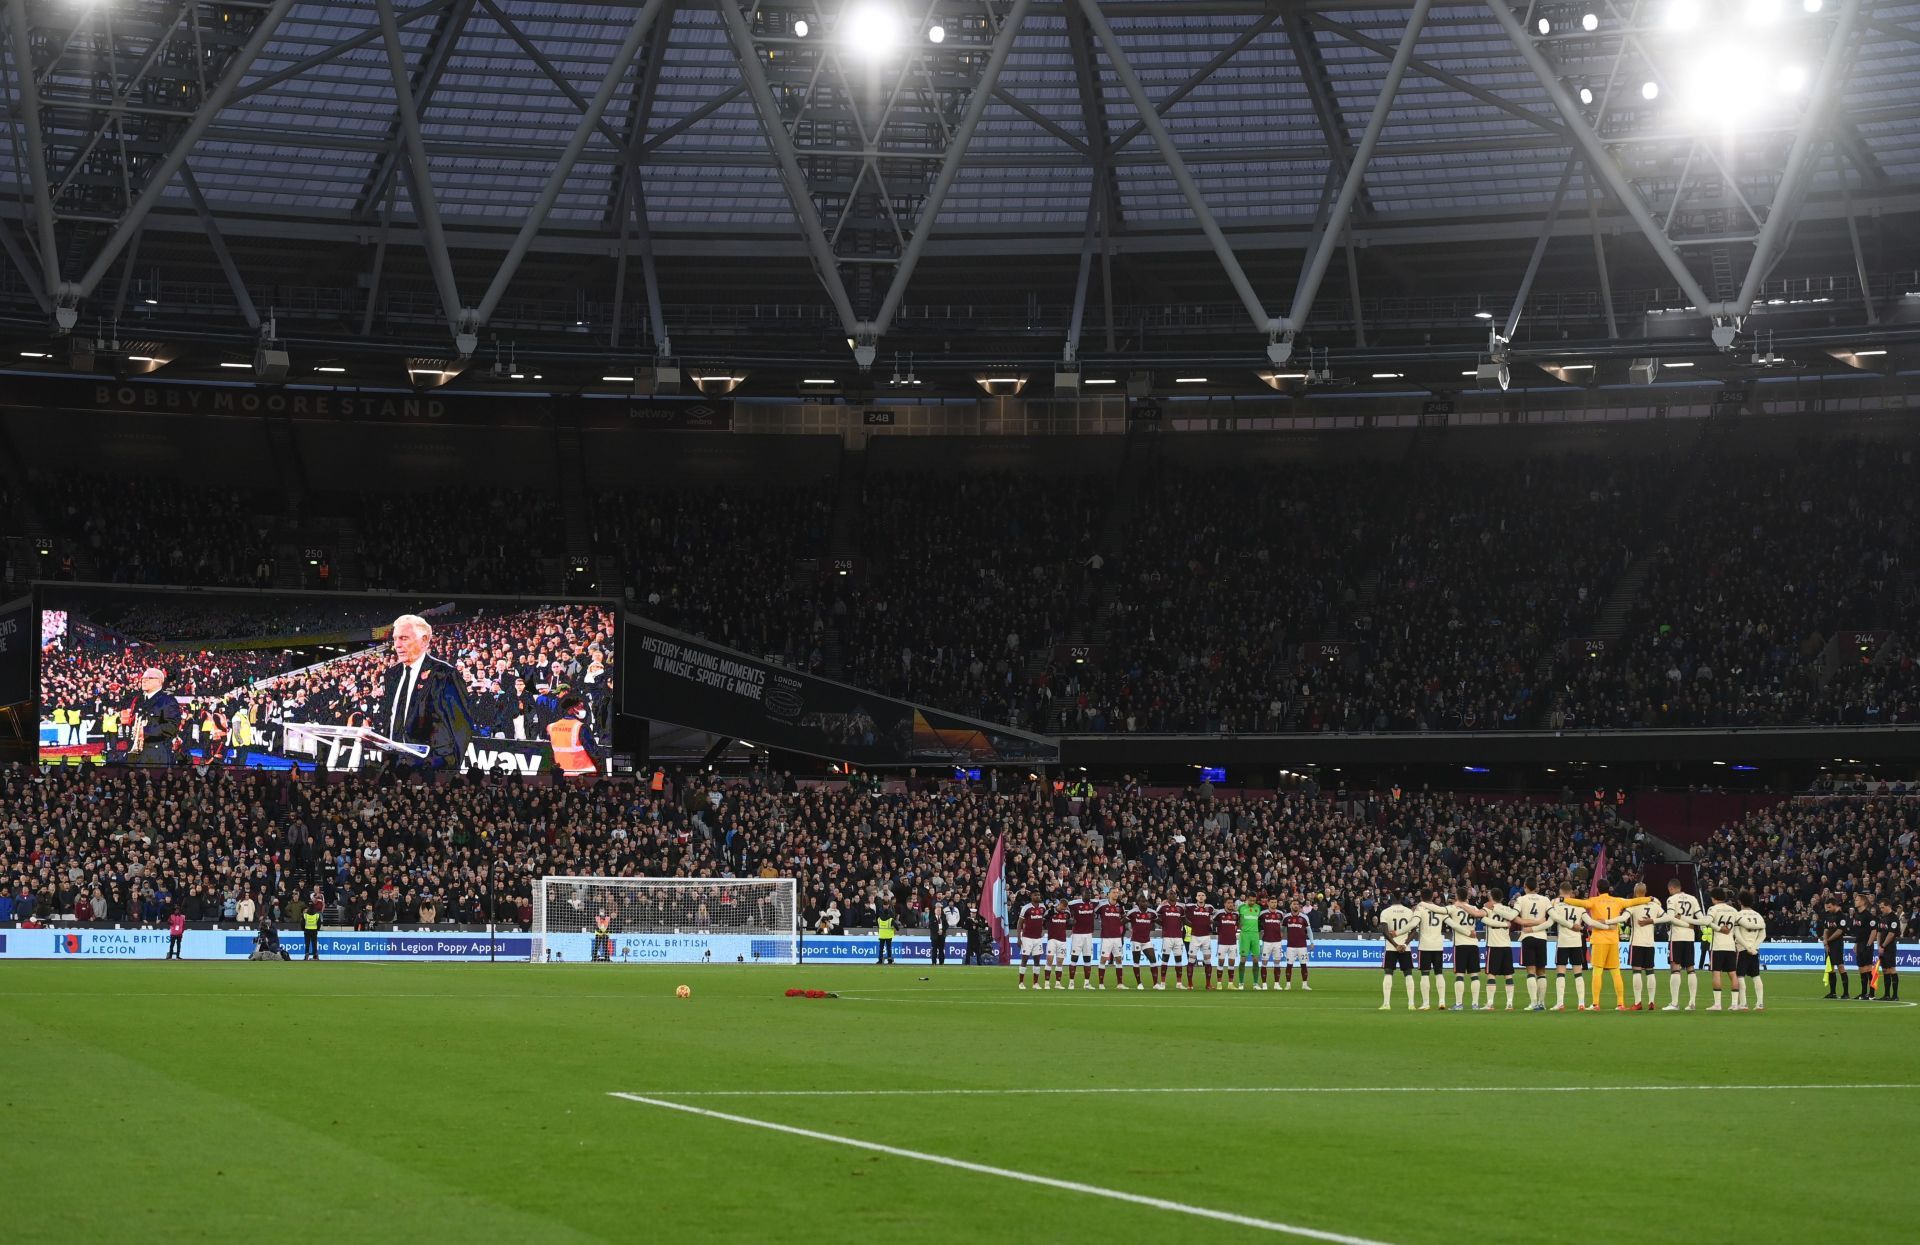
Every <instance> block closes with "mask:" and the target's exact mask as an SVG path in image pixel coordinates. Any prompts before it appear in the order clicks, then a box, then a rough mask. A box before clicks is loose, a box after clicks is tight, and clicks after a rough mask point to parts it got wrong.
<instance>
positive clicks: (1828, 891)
mask: <svg viewBox="0 0 1920 1245" xmlns="http://www.w3.org/2000/svg"><path fill="white" fill-rule="evenodd" d="M1694 859H1695V862H1696V863H1697V864H1698V866H1699V873H1700V881H1701V885H1702V886H1708V887H1711V886H1724V887H1726V888H1727V889H1728V890H1729V891H1744V890H1751V891H1752V892H1753V893H1754V894H1755V896H1756V897H1757V898H1758V900H1759V906H1760V911H1761V914H1762V915H1764V916H1765V917H1766V918H1767V926H1768V929H1769V930H1770V931H1771V933H1772V934H1773V936H1774V937H1790V938H1803V939H1817V938H1818V937H1819V926H1820V922H1821V916H1822V912H1823V910H1824V909H1825V907H1826V905H1827V902H1828V900H1829V899H1837V900H1839V902H1840V904H1841V905H1842V907H1843V908H1844V909H1845V910H1849V911H1850V910H1851V909H1852V908H1853V897H1854V896H1855V895H1857V894H1864V895H1866V896H1867V897H1868V899H1869V901H1870V904H1871V906H1872V907H1873V908H1874V910H1875V911H1877V910H1878V906H1879V904H1880V902H1881V901H1882V900H1885V901H1887V902H1889V903H1891V904H1892V906H1893V912H1894V914H1895V916H1896V917H1897V918H1898V919H1900V920H1903V921H1904V922H1905V925H1904V929H1905V930H1906V933H1907V935H1908V936H1911V935H1912V934H1913V933H1915V932H1916V931H1920V796H1913V795H1901V796H1814V797H1807V798H1803V799H1797V800H1789V801H1786V802H1784V803H1781V804H1776V805H1774V806H1773V807H1771V808H1768V809H1765V810H1763V811H1761V812H1756V813H1752V814H1749V815H1748V816H1747V817H1745V818H1743V819H1742V820H1741V821H1739V822H1738V823H1735V824H1732V825H1723V826H1721V827H1720V828H1719V829H1718V830H1717V831H1715V832H1714V833H1713V834H1712V835H1711V836H1710V837H1708V838H1707V839H1705V840H1703V841H1702V842H1701V843H1700V844H1699V846H1698V847H1697V848H1696V849H1695V851H1694Z"/></svg>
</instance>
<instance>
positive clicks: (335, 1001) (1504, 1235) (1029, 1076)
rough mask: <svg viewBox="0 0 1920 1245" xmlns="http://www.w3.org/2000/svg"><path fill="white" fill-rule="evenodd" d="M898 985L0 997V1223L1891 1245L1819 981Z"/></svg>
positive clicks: (1877, 1149)
mask: <svg viewBox="0 0 1920 1245" xmlns="http://www.w3.org/2000/svg"><path fill="white" fill-rule="evenodd" d="M925 976H927V970H925V969H924V968H919V967H915V966H911V965H900V966H894V967H888V968H884V969H883V968H876V967H868V966H859V967H847V966H835V967H830V968H813V967H799V968H770V967H764V966H756V967H707V968H632V967H602V966H587V965H567V966H519V965H516V966H500V967H496V968H487V967H481V966H470V965H425V964H421V965H355V964H321V965H304V964H299V963H294V964H281V965H258V964H249V963H239V964H195V963H186V964H170V963H154V962H146V963H137V964H126V963H123V964H95V963H88V964H66V963H27V962H14V963H8V964H5V965H0V1051H4V1052H5V1053H4V1058H3V1059H0V1069H3V1070H4V1071H3V1072H0V1187H4V1189H5V1191H6V1193H5V1200H6V1203H7V1211H8V1214H7V1219H8V1222H9V1223H10V1224H11V1225H12V1226H13V1227H14V1228H15V1229H16V1230H17V1231H19V1232H20V1233H21V1234H22V1236H23V1239H33V1240H41V1241H69V1240H88V1241H104V1242H114V1241H140V1242H152V1241H209V1240H216V1241H227V1240H243V1239H251V1240H266V1239H286V1238H288V1237H293V1236H298V1237H301V1238H306V1239H312V1238H313V1237H315V1236H318V1237H321V1238H324V1239H329V1240H342V1241H350V1240H381V1241H385V1240H408V1241H476V1240H485V1241H495V1240H498V1241H509V1240H510V1241H568V1240H606V1241H634V1240H649V1241H651V1240H658V1241H739V1240H749V1239H752V1240H762V1241H822V1242H825V1241H833V1242H845V1241H849V1240H872V1239H875V1238H879V1237H884V1238H886V1239H890V1240H896V1241H898V1240H919V1241H965V1240H987V1241H1036V1242H1038V1241H1100V1242H1104V1243H1111V1242H1115V1241H1137V1240H1145V1239H1148V1238H1149V1237H1154V1238H1158V1239H1160V1240H1181V1241H1184V1240H1202V1239H1205V1240H1210V1241H1211V1240H1221V1241H1226V1240H1248V1241H1252V1240H1289V1239H1292V1240H1301V1239H1319V1240H1333V1241H1348V1242H1361V1243H1384V1245H1418V1243H1427V1242H1433V1243H1439V1242H1447V1243H1448V1245H1455V1243H1457V1242H1459V1241H1461V1240H1462V1239H1471V1240H1473V1241H1476V1242H1482V1241H1485V1242H1506V1241H1512V1242H1528V1243H1530V1245H1537V1243H1538V1242H1541V1241H1560V1240H1565V1241H1574V1240H1579V1241H1590V1240H1593V1239H1594V1238H1595V1237H1596V1236H1602V1237H1610V1236H1614V1235H1619V1236H1620V1237H1622V1238H1623V1239H1628V1240H1652V1241H1675V1240H1688V1241H1699V1242H1719V1241H1745V1242H1760V1241H1804V1240H1814V1239H1825V1238H1828V1237H1844V1238H1845V1239H1849V1240H1855V1241H1899V1240H1912V1239H1914V1234H1915V1232H1916V1216H1917V1215H1920V1178H1916V1177H1915V1175H1914V1173H1915V1171H1916V1170H1920V1009H1916V1008H1914V1007H1912V1006H1910V1005H1900V1004H1882V1003H1872V1004H1861V1003H1844V1004H1843V1003H1838V1002H1833V1003H1829V1002H1826V1001H1824V1000H1822V999H1821V998H1820V994H1821V993H1822V991H1823V986H1822V984H1821V982H1820V979H1819V977H1818V976H1817V975H1816V974H1812V973H1776V974H1770V975H1769V977H1768V986H1769V989H1768V998H1767V1002H1768V1010H1767V1011H1766V1012H1765V1013H1762V1014H1712V1015H1708V1014H1702V1013H1699V1012H1696V1013H1693V1014H1684V1013H1683V1014H1668V1013H1653V1014H1647V1013H1640V1014H1634V1013H1626V1014H1619V1013H1615V1012H1613V1011H1611V1010H1608V1011H1606V1012H1602V1013H1598V1014H1594V1013H1586V1014H1579V1013H1575V1012H1573V1011H1571V1010H1569V1011H1568V1012H1566V1013H1564V1014H1552V1013H1547V1014H1532V1013H1527V1012H1524V1011H1516V1012H1513V1013H1508V1012H1505V1011H1500V1012H1495V1013H1475V1014H1466V1013H1417V1012H1413V1013H1410V1012H1407V1011H1405V1010H1402V1009H1401V1007H1402V1005H1403V1003H1404V996H1402V995H1400V994H1399V992H1398V991H1397V990H1396V997H1395V1003H1396V1009H1395V1010H1394V1011H1392V1012H1389V1013H1383V1012H1380V1011H1378V1010H1377V1008H1378V1006H1379V1003H1380V986H1379V981H1380V978H1379V974H1378V973H1376V972H1371V971H1363V970H1324V969H1323V970H1320V971H1318V972H1316V973H1315V974H1314V978H1313V982H1314V987H1315V988H1314V991H1313V992H1312V993H1310V994H1308V993H1302V992H1300V991H1299V990H1298V988H1297V987H1296V989H1295V990H1294V991H1292V992H1286V993H1275V992H1269V993H1259V992H1253V991H1247V992H1243V993H1229V994H1221V993H1214V994H1206V993H1194V994H1184V993H1178V992H1174V991H1171V990H1169V991H1167V992H1165V993H1147V994H1137V993H1134V992H1132V991H1128V992H1125V993H1120V992H1116V991H1114V990H1112V989H1108V990H1107V991H1105V992H1086V991H1074V992H1071V993H1067V992H1058V991H1049V992H1045V993H1037V992H1034V991H1031V990H1030V991H1028V992H1026V993H1020V992H1017V991H1015V990H1014V988H1013V977H1012V975H1011V973H1009V972H1006V971H1001V970H993V969H952V968H950V969H947V970H943V971H941V972H939V973H938V974H936V975H935V976H934V979H933V980H931V981H928V980H923V978H924V977H925ZM683 982H684V983H686V984H687V985H688V986H690V987H691V989H692V997H691V998H689V999H686V1000H681V999H678V998H676V997H675V994H674V987H675V986H676V985H678V984H680V983H683ZM794 987H798V988H817V989H823V990H831V991H835V992H837V993H838V994H839V995H840V997H838V998H829V999H806V998H787V997H785V995H784V991H785V990H786V989H788V988H794ZM1524 997H1525V995H1524V991H1523V992H1522V994H1521V998H1522V999H1523V1000H1524ZM1662 1001H1663V1002H1664V1001H1665V998H1664V990H1663V992H1662ZM1707 1001H1708V996H1707V992H1706V991H1705V990H1704V989H1703V990H1702V996H1701V1006H1703V1007H1704V1006H1705V1005H1706V1003H1707ZM1502 1003H1503V1005H1504V998H1503V999H1502ZM1523 1005H1524V1004H1523ZM1570 1005H1571V1004H1570ZM1610 1006H1611V999H1609V1007H1610Z"/></svg>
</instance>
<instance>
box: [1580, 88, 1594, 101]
mask: <svg viewBox="0 0 1920 1245" xmlns="http://www.w3.org/2000/svg"><path fill="white" fill-rule="evenodd" d="M1580 102H1581V103H1583V104H1591V103H1592V102H1593V88H1592V87H1590V86H1583V87H1581V88H1580Z"/></svg>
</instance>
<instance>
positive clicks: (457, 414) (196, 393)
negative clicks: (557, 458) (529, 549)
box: [0, 377, 733, 432]
mask: <svg viewBox="0 0 1920 1245" xmlns="http://www.w3.org/2000/svg"><path fill="white" fill-rule="evenodd" d="M565 401H567V400H566V399H551V398H548V399H541V398H532V399H530V398H529V397H528V396H527V395H524V394H485V393H447V392H434V393H416V392H413V391H411V390H409V391H404V392H403V391H399V390H388V391H380V390H357V389H327V388H320V387H318V386H313V387H307V386H300V385H287V386H283V387H278V388H273V389H261V388H258V387H256V386H254V385H252V384H246V383H236V384H226V385H220V384H197V385H196V384H181V383H177V382H168V381H149V380H137V379H121V380H99V379H92V380H89V379H77V378H66V377H16V378H14V379H13V380H12V381H11V382H10V383H9V384H8V386H7V388H6V391H5V392H4V393H0V405H4V406H14V407H30V408H33V409H36V410H37V409H43V408H48V407H51V408H56V409H66V410H74V411H112V412H121V413H129V414H131V413H144V414H152V415H225V416H257V415H285V416H288V417H289V418H292V419H315V420H341V421H349V422H359V421H366V422H376V423H409V424H483V425H501V426H509V425H511V426H519V427H541V426H545V425H546V424H548V423H550V422H551V421H552V420H553V418H554V411H555V408H556V406H557V405H558V404H560V403H562V402H565ZM573 401H574V402H575V403H576V406H575V413H576V414H579V415H580V416H581V417H582V418H583V419H584V421H585V422H588V423H591V424H593V425H594V426H596V427H621V428H624V427H629V426H639V427H646V428H663V429H672V430H676V431H686V432H726V431H728V430H730V429H731V428H732V427H733V403H732V402H730V401H725V400H720V401H716V400H714V399H710V398H705V397H699V396H691V395H690V396H688V397H685V398H675V397H655V396H645V397H642V396H634V395H624V394H622V395H606V396H601V397H596V398H593V399H588V400H586V401H585V402H584V403H581V401H580V400H578V399H574V400H573Z"/></svg>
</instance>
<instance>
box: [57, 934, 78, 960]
mask: <svg viewBox="0 0 1920 1245" xmlns="http://www.w3.org/2000/svg"><path fill="white" fill-rule="evenodd" d="M53 953H54V954H55V955H79V954H80V935H78V934H55V935H54V936H53Z"/></svg>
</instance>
